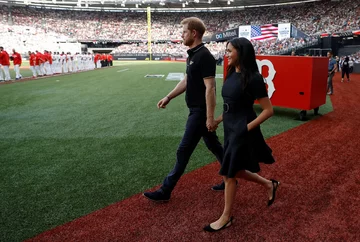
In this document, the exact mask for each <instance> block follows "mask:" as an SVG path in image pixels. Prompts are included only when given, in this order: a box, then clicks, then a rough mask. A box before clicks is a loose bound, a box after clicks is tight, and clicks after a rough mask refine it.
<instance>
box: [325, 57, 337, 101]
mask: <svg viewBox="0 0 360 242" xmlns="http://www.w3.org/2000/svg"><path fill="white" fill-rule="evenodd" d="M327 57H328V58H329V65H328V81H327V89H328V93H327V94H328V95H332V94H333V92H334V90H333V80H332V79H333V77H334V75H335V72H336V70H337V63H336V60H335V59H334V58H333V53H332V51H329V52H328V53H327Z"/></svg>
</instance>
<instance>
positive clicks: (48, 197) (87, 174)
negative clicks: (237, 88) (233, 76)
mask: <svg viewBox="0 0 360 242" xmlns="http://www.w3.org/2000/svg"><path fill="white" fill-rule="evenodd" d="M124 69H128V70H126V71H123V70H124ZM184 70H185V64H184V63H165V62H164V63H162V62H151V63H149V62H115V67H114V68H108V69H103V70H96V71H89V72H83V73H77V74H73V75H65V76H55V77H51V78H46V79H39V80H32V81H27V82H18V83H13V84H9V85H0V121H1V125H0V153H1V156H0V160H1V167H0V177H1V180H2V181H1V184H0V186H1V189H0V190H1V199H0V209H1V219H0V231H1V232H0V241H19V240H23V239H26V238H30V237H32V236H35V235H36V234H39V233H41V232H42V231H45V230H48V229H50V228H53V227H55V226H57V225H60V224H63V223H65V222H68V221H71V220H73V219H76V218H78V217H80V216H83V215H86V214H88V213H91V212H93V211H95V210H98V209H101V208H103V207H105V206H107V205H109V204H112V203H115V202H118V201H120V200H123V199H125V198H127V197H129V196H131V195H133V194H136V193H140V192H142V191H144V190H146V189H148V188H151V187H153V186H155V185H158V184H160V183H161V182H162V180H163V178H164V177H165V175H166V174H167V173H168V172H169V171H170V170H171V169H172V167H173V165H174V162H175V154H176V149H177V146H178V144H179V142H180V140H181V137H182V135H183V132H184V127H185V122H186V119H187V114H188V110H187V108H186V104H185V101H184V95H182V96H179V97H178V98H176V99H174V100H172V101H171V103H170V104H169V105H168V107H167V108H166V109H165V110H158V109H157V107H156V104H157V102H158V101H159V100H160V99H161V98H162V97H163V96H164V95H166V94H167V93H168V92H169V91H170V90H171V89H172V88H174V86H175V85H176V84H177V82H175V81H165V77H166V76H167V74H168V73H169V72H184ZM218 73H222V71H221V67H218ZM22 74H23V76H30V75H31V74H30V71H29V70H22ZM146 74H164V75H165V77H164V78H144V76H145V75H146ZM12 76H14V73H12ZM221 86H222V80H220V79H218V80H217V90H218V91H217V95H218V97H217V103H218V105H217V111H216V114H217V115H218V114H220V113H221V109H222V105H221V104H222V99H221V95H220V94H221V91H220V90H221ZM257 110H258V107H257ZM331 110H332V106H331V103H330V100H329V99H328V101H327V104H326V105H324V106H322V107H321V108H320V112H321V113H322V114H324V113H327V112H329V111H331ZM298 112H299V110H292V109H282V108H275V116H274V117H272V118H271V119H270V120H269V121H267V122H266V123H264V124H263V125H262V130H263V134H264V136H265V137H266V138H268V137H271V136H273V135H276V134H279V133H281V132H284V131H286V130H288V129H290V128H293V127H296V126H298V125H301V124H303V123H304V122H301V121H296V120H294V118H295V117H297V114H298ZM309 118H310V119H311V118H313V116H312V114H310V115H309ZM218 134H219V136H220V138H221V140H222V139H223V130H222V128H221V127H220V128H219V129H218ZM214 160H215V157H214V156H213V155H212V154H211V153H210V152H209V151H208V150H207V149H206V147H205V145H204V144H203V142H201V143H200V144H199V146H198V148H197V149H196V150H195V152H194V154H193V156H192V157H191V160H190V163H189V165H188V169H187V172H189V171H191V170H194V169H196V168H199V167H201V166H204V165H206V164H209V163H211V162H213V161H214ZM214 176H216V174H214ZM219 181H220V177H219Z"/></svg>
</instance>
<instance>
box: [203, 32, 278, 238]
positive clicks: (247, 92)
mask: <svg viewBox="0 0 360 242" xmlns="http://www.w3.org/2000/svg"><path fill="white" fill-rule="evenodd" d="M226 53H227V57H228V60H229V62H228V64H229V67H228V73H227V76H226V81H225V83H224V86H223V88H222V96H223V99H224V111H223V114H222V115H220V117H218V118H217V119H216V122H217V124H219V123H220V122H223V125H224V159H223V163H222V164H221V169H220V172H219V173H220V175H222V176H223V179H224V182H225V207H224V211H223V214H222V215H221V217H220V218H219V219H218V220H217V221H215V222H213V223H211V224H209V225H208V226H206V227H205V228H204V230H206V231H209V232H215V231H219V230H221V229H224V228H227V227H229V226H230V225H231V223H232V219H233V217H232V216H231V210H232V207H233V204H234V199H235V194H236V178H243V179H245V180H248V181H252V182H256V183H258V184H260V185H262V186H264V187H265V188H266V189H267V191H268V197H269V200H268V206H270V205H271V204H272V203H273V202H274V200H275V193H276V189H277V188H278V186H279V184H280V183H279V182H278V181H276V180H268V179H265V178H263V177H261V176H260V175H258V174H257V172H259V171H260V166H259V163H265V164H272V163H274V162H275V160H274V158H273V156H272V150H271V149H270V147H269V146H268V145H267V144H266V143H265V140H264V137H263V135H262V133H261V130H260V124H261V123H263V122H264V121H265V120H267V119H268V118H270V117H271V116H272V115H273V107H272V105H271V102H270V99H269V98H268V95H267V90H266V86H265V83H264V79H263V77H262V75H261V74H260V73H259V70H258V66H257V64H256V59H255V51H254V47H253V45H252V44H251V42H250V41H249V40H247V39H246V38H235V39H232V40H231V41H229V42H228V44H227V46H226ZM255 100H258V102H259V104H260V106H261V108H262V112H261V113H260V115H259V116H257V115H256V113H255V111H254V109H253V105H254V101H255ZM209 128H210V127H209Z"/></svg>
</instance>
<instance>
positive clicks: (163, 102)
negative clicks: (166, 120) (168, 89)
mask: <svg viewBox="0 0 360 242" xmlns="http://www.w3.org/2000/svg"><path fill="white" fill-rule="evenodd" d="M169 102H170V98H169V97H168V96H166V97H164V98H163V99H161V100H160V101H159V102H158V104H157V107H158V108H159V109H160V108H166V105H167V104H168V103H169Z"/></svg>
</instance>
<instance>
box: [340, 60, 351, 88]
mask: <svg viewBox="0 0 360 242" xmlns="http://www.w3.org/2000/svg"><path fill="white" fill-rule="evenodd" d="M349 73H350V65H349V57H348V56H346V57H345V60H344V61H343V63H342V65H341V82H344V76H345V74H346V77H347V81H348V82H349V81H350V77H349Z"/></svg>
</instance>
